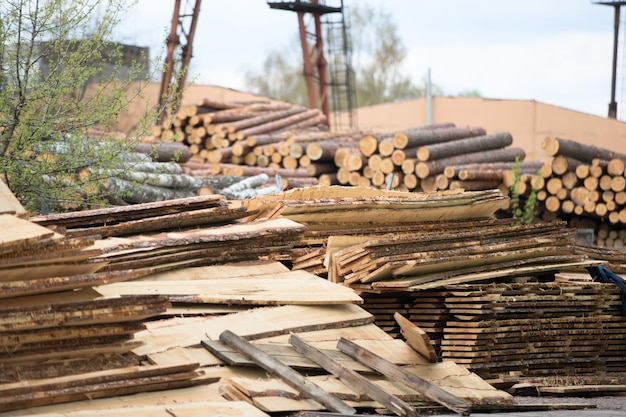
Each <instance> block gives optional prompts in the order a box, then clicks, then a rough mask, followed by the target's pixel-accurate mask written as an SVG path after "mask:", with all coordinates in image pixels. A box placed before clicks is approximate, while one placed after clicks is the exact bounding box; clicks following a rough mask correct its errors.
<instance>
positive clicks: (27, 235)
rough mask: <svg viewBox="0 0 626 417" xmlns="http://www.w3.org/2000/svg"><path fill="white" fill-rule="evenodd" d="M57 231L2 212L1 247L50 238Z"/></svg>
mask: <svg viewBox="0 0 626 417" xmlns="http://www.w3.org/2000/svg"><path fill="white" fill-rule="evenodd" d="M54 234H55V233H54V232H53V231H52V230H50V229H48V228H47V227H43V226H39V225H38V224H35V223H33V222H30V221H28V220H25V219H21V218H19V217H16V216H14V215H12V214H0V248H5V247H11V246H17V245H20V244H25V243H29V242H36V241H39V240H43V239H46V238H50V237H52V236H53V235H54Z"/></svg>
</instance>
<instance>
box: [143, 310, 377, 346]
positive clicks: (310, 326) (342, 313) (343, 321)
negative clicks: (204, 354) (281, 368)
mask: <svg viewBox="0 0 626 417" xmlns="http://www.w3.org/2000/svg"><path fill="white" fill-rule="evenodd" d="M372 322H373V317H372V315H371V314H369V313H368V312H367V311H365V310H363V309H362V308H361V307H359V306H356V305H351V304H343V305H336V306H295V305H290V306H279V307H266V308H259V309H254V310H249V311H245V312H242V313H236V314H230V315H227V316H223V317H217V318H202V317H201V318H183V319H171V320H166V321H163V322H161V323H147V329H146V330H145V331H143V332H139V333H137V334H136V335H135V338H136V339H137V340H139V341H142V342H144V346H141V347H139V348H138V349H135V351H134V352H135V353H137V354H140V355H143V354H148V353H155V352H161V351H164V350H166V349H169V348H172V347H175V346H183V347H184V346H193V345H196V344H198V343H200V340H201V339H206V338H209V339H218V338H219V334H220V333H221V332H222V331H224V330H227V329H230V330H231V331H233V332H236V333H237V334H238V335H240V336H243V337H246V338H248V339H250V340H254V339H260V338H265V337H271V336H277V335H283V334H287V333H289V332H303V331H313V330H322V329H337V328H342V327H351V326H358V325H362V324H367V323H372Z"/></svg>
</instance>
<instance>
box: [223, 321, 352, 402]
mask: <svg viewBox="0 0 626 417" xmlns="http://www.w3.org/2000/svg"><path fill="white" fill-rule="evenodd" d="M220 340H221V341H222V342H224V343H227V344H228V345H229V346H231V347H233V348H236V349H237V350H239V351H241V352H243V353H245V354H246V355H248V356H249V357H250V358H251V359H252V360H254V361H255V362H256V363H257V364H258V365H259V366H261V367H262V368H263V369H265V370H266V371H268V372H270V373H273V374H276V375H278V376H280V377H281V379H283V381H285V382H286V383H287V384H289V385H290V386H292V387H294V388H296V389H298V390H299V391H300V392H302V393H304V394H305V395H306V396H307V397H309V398H311V399H313V400H315V401H317V402H318V403H320V404H322V405H324V406H325V407H327V408H328V409H329V410H331V411H336V412H339V413H344V414H354V413H356V410H355V409H354V408H352V407H350V406H349V405H347V404H345V403H344V402H343V401H341V400H339V399H338V398H337V397H335V396H333V395H332V394H330V393H328V392H327V391H325V390H323V389H322V388H320V387H319V386H318V385H316V384H315V383H313V382H311V381H310V380H308V379H306V378H305V377H303V376H302V375H301V374H299V373H298V372H296V371H294V370H293V369H291V368H290V367H288V366H287V365H285V364H283V363H282V362H280V361H277V360H276V359H273V358H272V357H270V356H268V355H267V354H266V353H265V352H263V351H262V350H260V349H257V348H255V347H254V345H252V344H251V343H250V342H248V341H246V340H245V339H242V338H241V337H240V336H238V335H236V334H235V333H233V332H231V331H229V330H226V331H224V332H222V333H221V334H220Z"/></svg>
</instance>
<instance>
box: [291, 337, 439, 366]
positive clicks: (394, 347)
mask: <svg viewBox="0 0 626 417" xmlns="http://www.w3.org/2000/svg"><path fill="white" fill-rule="evenodd" d="M298 336H300V335H298ZM344 337H345V336H344ZM345 338H347V339H350V340H351V341H352V342H354V343H357V344H358V345H359V346H361V347H363V348H364V349H367V350H369V351H370V352H373V353H375V354H377V355H378V356H382V357H383V358H386V359H387V360H388V361H389V362H391V363H393V364H396V365H424V364H427V363H429V362H428V361H427V360H426V359H425V358H424V357H423V356H422V355H420V354H418V353H417V352H415V351H414V350H413V349H412V348H411V347H410V346H409V345H408V344H406V343H405V342H404V341H402V340H400V339H386V340H371V339H369V340H367V339H360V340H359V339H356V338H354V337H352V335H350V336H349V337H345ZM338 341H339V339H337V340H332V341H325V342H310V343H311V344H312V345H313V346H315V347H317V348H319V349H333V350H338V349H337V342H338Z"/></svg>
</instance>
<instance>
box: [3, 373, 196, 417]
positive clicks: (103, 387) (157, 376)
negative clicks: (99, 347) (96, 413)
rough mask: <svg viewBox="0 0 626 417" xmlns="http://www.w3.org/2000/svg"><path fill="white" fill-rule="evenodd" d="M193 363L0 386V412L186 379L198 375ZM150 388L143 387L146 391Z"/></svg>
mask: <svg viewBox="0 0 626 417" xmlns="http://www.w3.org/2000/svg"><path fill="white" fill-rule="evenodd" d="M196 368H197V364H192V365H185V366H174V367H162V366H132V367H128V368H122V369H113V370H105V371H96V372H90V373H86V374H78V375H69V376H64V377H57V378H44V379H39V380H28V381H21V382H16V383H9V384H1V385H0V409H2V410H11V409H18V408H26V407H33V406H38V405H46V404H55V403H59V402H68V401H72V400H75V399H78V398H85V397H86V396H87V397H89V396H92V398H98V397H101V396H107V395H111V394H115V393H119V392H120V391H121V389H122V387H125V388H131V391H130V392H132V387H135V390H137V388H139V389H140V391H141V385H142V383H143V384H146V385H150V384H156V385H158V384H159V383H163V382H173V381H176V380H178V381H181V380H190V379H192V378H194V377H196V376H198V373H197V372H195V369H196ZM149 389H150V387H145V390H149Z"/></svg>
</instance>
